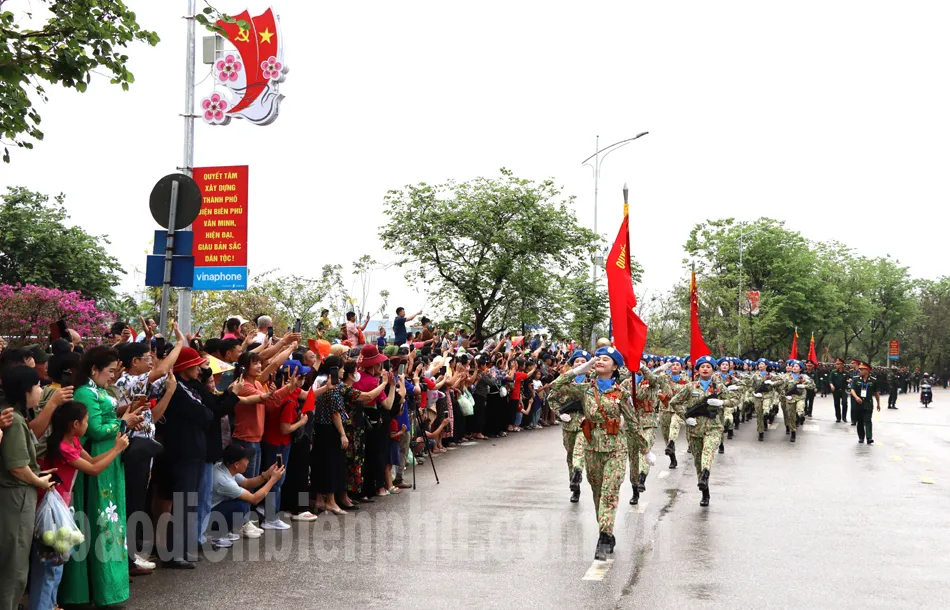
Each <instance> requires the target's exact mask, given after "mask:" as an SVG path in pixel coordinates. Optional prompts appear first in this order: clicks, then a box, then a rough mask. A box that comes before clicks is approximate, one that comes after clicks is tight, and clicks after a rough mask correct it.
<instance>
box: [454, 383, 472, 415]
mask: <svg viewBox="0 0 950 610" xmlns="http://www.w3.org/2000/svg"><path fill="white" fill-rule="evenodd" d="M458 403H459V410H460V411H461V412H462V415H463V416H465V417H469V416H471V415H475V398H474V397H472V393H471V392H469V391H468V390H467V389H466V390H465V391H464V392H462V394H461V395H460V396H459V398H458Z"/></svg>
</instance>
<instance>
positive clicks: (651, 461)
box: [643, 451, 656, 466]
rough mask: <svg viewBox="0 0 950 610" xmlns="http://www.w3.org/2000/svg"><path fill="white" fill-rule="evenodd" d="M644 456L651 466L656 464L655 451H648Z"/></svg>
mask: <svg viewBox="0 0 950 610" xmlns="http://www.w3.org/2000/svg"><path fill="white" fill-rule="evenodd" d="M643 457H644V458H645V459H646V461H647V464H649V465H650V466H653V465H654V464H656V456H655V455H653V452H652V451H650V452H648V453H647V454H646V455H645V456H643Z"/></svg>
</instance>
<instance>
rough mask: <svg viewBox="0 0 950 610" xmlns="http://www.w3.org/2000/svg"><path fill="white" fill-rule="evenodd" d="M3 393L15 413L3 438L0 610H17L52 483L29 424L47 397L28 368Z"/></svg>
mask: <svg viewBox="0 0 950 610" xmlns="http://www.w3.org/2000/svg"><path fill="white" fill-rule="evenodd" d="M3 391H4V394H5V398H6V401H7V405H9V406H10V407H13V413H12V418H13V423H12V424H10V426H9V427H7V428H6V429H5V430H4V431H3V432H0V439H2V441H0V566H3V578H0V608H16V607H17V604H18V603H19V601H20V597H21V596H22V595H23V591H24V590H26V580H27V575H28V574H29V571H30V544H31V543H32V541H33V521H34V518H35V516H36V497H37V490H48V489H50V488H51V487H52V486H53V482H52V481H51V475H50V474H49V473H42V472H40V469H39V466H37V463H36V445H35V444H34V442H33V435H32V434H31V433H30V428H29V426H27V423H26V418H27V414H28V413H29V410H30V409H35V408H36V407H37V406H38V405H39V402H40V396H41V395H42V393H43V392H42V390H41V389H40V378H39V375H37V374H36V371H35V370H34V369H33V368H31V367H28V366H25V365H21V366H12V367H9V368H7V369H6V370H5V371H4V372H3ZM7 405H5V407H6V406H7Z"/></svg>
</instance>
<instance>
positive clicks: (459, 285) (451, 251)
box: [382, 169, 600, 341]
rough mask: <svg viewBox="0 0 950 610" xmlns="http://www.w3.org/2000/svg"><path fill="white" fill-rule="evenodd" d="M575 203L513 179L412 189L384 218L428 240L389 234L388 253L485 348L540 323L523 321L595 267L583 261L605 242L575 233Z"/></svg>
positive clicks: (505, 173)
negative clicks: (566, 280)
mask: <svg viewBox="0 0 950 610" xmlns="http://www.w3.org/2000/svg"><path fill="white" fill-rule="evenodd" d="M572 199H573V198H563V197H562V195H561V192H560V190H559V189H558V188H556V187H555V186H554V183H553V182H551V181H550V180H546V181H544V182H540V183H536V182H532V181H530V180H524V179H520V178H516V177H515V176H514V175H513V174H512V172H510V171H509V170H506V169H502V170H501V175H500V176H499V177H496V178H485V177H482V178H476V179H474V180H470V181H468V182H461V183H459V182H455V181H449V182H447V183H446V184H439V185H434V186H433V185H428V184H425V183H420V184H417V185H409V186H406V187H405V188H404V189H402V190H393V191H390V192H389V193H388V194H387V195H386V198H385V203H386V205H385V214H386V216H387V217H388V218H389V219H390V221H391V222H393V223H399V225H401V226H411V227H413V228H414V230H415V232H416V234H417V235H420V236H422V237H421V238H419V239H411V240H406V239H403V237H402V235H401V234H400V233H399V232H397V231H388V232H384V234H383V237H382V240H383V245H384V247H385V248H386V249H387V250H389V251H390V252H393V253H394V254H396V256H397V257H398V260H397V264H399V265H400V266H401V267H408V271H407V274H406V279H407V281H408V282H409V283H410V284H411V285H417V286H418V285H422V286H425V287H426V288H427V289H429V290H431V291H432V292H434V293H435V294H434V301H435V302H436V303H437V304H438V305H440V306H442V307H443V308H444V309H446V310H448V311H451V312H453V314H454V315H455V316H456V317H457V318H459V319H460V321H465V322H466V323H467V324H468V325H470V326H471V328H472V334H473V335H474V336H475V337H476V339H477V340H479V341H480V340H482V339H484V338H485V337H487V336H491V335H493V334H496V333H498V332H500V331H502V330H505V329H506V328H511V327H512V326H513V325H514V324H515V322H517V321H518V320H519V319H520V321H521V322H522V323H537V321H535V320H529V319H526V316H522V315H521V311H522V310H523V309H525V308H526V307H528V306H529V304H530V305H531V306H532V307H536V306H537V305H538V304H540V303H542V302H544V296H545V295H546V294H548V292H549V291H553V290H555V289H556V286H557V285H558V279H559V278H561V277H565V276H568V275H580V274H581V273H582V272H583V270H584V269H585V268H586V266H587V265H588V264H589V262H588V261H587V260H586V257H584V256H578V254H577V253H578V252H591V251H594V250H595V249H597V248H598V247H599V246H600V244H599V241H600V240H599V238H598V237H597V236H596V235H595V234H594V233H593V232H592V231H590V230H588V229H585V228H582V227H580V226H579V225H578V223H577V219H576V218H575V216H574V213H573V211H572V210H571V208H570V204H571V201H572ZM532 317H533V316H532ZM512 330H514V328H513V329H512Z"/></svg>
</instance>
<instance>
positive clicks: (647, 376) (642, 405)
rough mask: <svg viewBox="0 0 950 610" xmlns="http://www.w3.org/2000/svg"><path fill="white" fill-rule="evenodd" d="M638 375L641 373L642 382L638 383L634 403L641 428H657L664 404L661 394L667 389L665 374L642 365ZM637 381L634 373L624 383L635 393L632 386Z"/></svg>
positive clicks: (631, 392)
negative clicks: (664, 379) (657, 372)
mask: <svg viewBox="0 0 950 610" xmlns="http://www.w3.org/2000/svg"><path fill="white" fill-rule="evenodd" d="M637 375H640V383H639V384H637V387H636V397H635V398H634V401H633V404H634V407H635V408H636V410H637V417H638V418H639V425H640V427H641V428H656V427H657V425H658V420H659V412H660V408H661V407H662V406H663V402H662V401H661V400H660V394H661V393H664V392H665V390H666V384H665V383H664V381H663V374H662V373H661V374H659V375H657V374H656V373H654V372H653V371H651V370H650V369H648V368H647V367H646V366H642V367H640V370H639V371H637ZM636 383H637V378H636V376H635V375H634V376H631V377H630V379H629V380H627V382H625V384H624V385H625V386H626V388H627V390H629V391H630V394H631V395H634V394H633V391H632V390H631V388H632V386H633V385H634V384H636Z"/></svg>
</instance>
